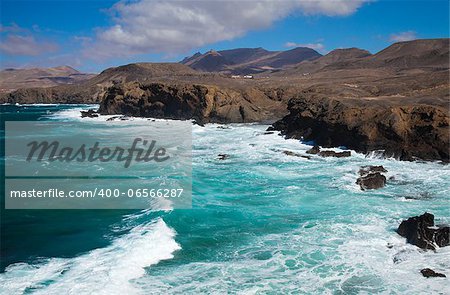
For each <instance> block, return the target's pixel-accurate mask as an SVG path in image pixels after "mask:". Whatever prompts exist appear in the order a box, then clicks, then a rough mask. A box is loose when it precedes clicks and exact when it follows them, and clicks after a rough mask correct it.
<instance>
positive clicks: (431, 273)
mask: <svg viewBox="0 0 450 295" xmlns="http://www.w3.org/2000/svg"><path fill="white" fill-rule="evenodd" d="M420 272H421V273H422V275H423V276H424V277H426V278H432V277H441V278H446V277H447V276H446V275H444V274H443V273H439V272H435V271H434V270H432V269H431V268H424V269H422V270H421V271H420Z"/></svg>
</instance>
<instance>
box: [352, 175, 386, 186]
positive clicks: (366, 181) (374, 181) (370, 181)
mask: <svg viewBox="0 0 450 295" xmlns="http://www.w3.org/2000/svg"><path fill="white" fill-rule="evenodd" d="M356 184H359V186H360V187H361V189H362V190H366V189H378V188H382V187H384V186H385V185H386V176H384V175H383V174H381V173H379V172H375V173H369V174H367V175H364V176H361V177H359V178H358V179H357V180H356Z"/></svg>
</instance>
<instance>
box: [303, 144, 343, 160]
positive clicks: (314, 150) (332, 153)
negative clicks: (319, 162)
mask: <svg viewBox="0 0 450 295" xmlns="http://www.w3.org/2000/svg"><path fill="white" fill-rule="evenodd" d="M306 153H307V154H310V155H319V156H321V157H336V158H343V157H350V156H351V155H352V153H351V152H350V151H345V152H335V151H330V150H326V151H321V150H320V147H319V146H318V145H315V146H313V147H312V148H310V149H309V150H307V151H306Z"/></svg>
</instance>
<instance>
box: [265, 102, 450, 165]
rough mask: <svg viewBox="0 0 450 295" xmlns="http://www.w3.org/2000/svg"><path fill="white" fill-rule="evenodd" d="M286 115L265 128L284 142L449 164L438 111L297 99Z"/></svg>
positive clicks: (444, 121)
mask: <svg viewBox="0 0 450 295" xmlns="http://www.w3.org/2000/svg"><path fill="white" fill-rule="evenodd" d="M288 109H289V112H290V113H289V114H288V115H287V116H285V117H284V118H283V119H281V120H279V121H277V122H275V123H274V124H273V126H272V127H270V128H269V129H270V130H278V131H281V134H282V135H284V136H286V137H287V138H297V139H302V140H304V141H314V142H315V143H316V144H318V145H320V146H323V147H339V146H345V147H347V148H349V149H354V150H355V151H357V152H362V153H370V152H377V153H379V154H380V155H383V156H385V157H394V158H397V159H400V160H408V161H412V160H427V161H435V160H440V161H443V162H446V163H448V162H449V130H450V129H449V122H450V120H449V114H448V110H447V109H445V108H444V107H441V106H436V105H427V104H408V103H405V104H399V105H389V104H386V105H383V103H382V102H381V103H380V102H379V101H378V102H377V103H374V102H371V101H369V100H367V101H362V100H359V101H357V102H356V101H355V100H353V99H348V100H345V99H332V98H325V97H323V98H316V97H314V98H311V97H301V96H300V97H297V98H294V99H291V100H290V101H289V103H288Z"/></svg>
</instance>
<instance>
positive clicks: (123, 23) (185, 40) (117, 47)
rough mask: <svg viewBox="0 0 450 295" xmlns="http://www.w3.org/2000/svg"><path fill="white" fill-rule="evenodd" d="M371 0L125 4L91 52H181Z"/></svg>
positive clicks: (149, 0)
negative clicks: (299, 16)
mask: <svg viewBox="0 0 450 295" xmlns="http://www.w3.org/2000/svg"><path fill="white" fill-rule="evenodd" d="M366 1H367V0H331V1H330V0H310V1H304V0H272V1H270V0H253V1H245V0H244V1H236V0H231V1H222V0H215V1H160V0H138V1H127V2H119V3H117V4H116V5H114V6H113V7H112V9H111V12H112V14H113V15H114V17H113V21H114V25H113V26H111V27H109V28H103V29H100V30H99V31H98V32H97V36H96V40H95V41H93V43H91V44H89V45H88V46H87V48H86V49H85V54H86V55H87V56H89V57H93V58H109V57H123V56H129V55H132V54H141V53H162V52H164V53H166V54H167V53H168V54H170V53H181V52H185V51H188V50H190V49H192V48H195V47H201V46H204V45H207V44H211V43H215V42H219V41H224V40H231V39H234V38H237V37H240V36H243V35H245V34H246V33H247V32H248V31H252V30H259V29H264V28H267V27H269V26H270V25H272V24H273V23H274V22H275V21H277V20H280V19H282V18H284V17H287V16H288V15H290V14H292V13H303V14H308V15H310V14H321V15H327V16H345V15H349V14H351V13H353V12H355V11H356V10H357V9H358V8H359V7H360V6H361V5H362V4H363V3H364V2H366Z"/></svg>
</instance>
